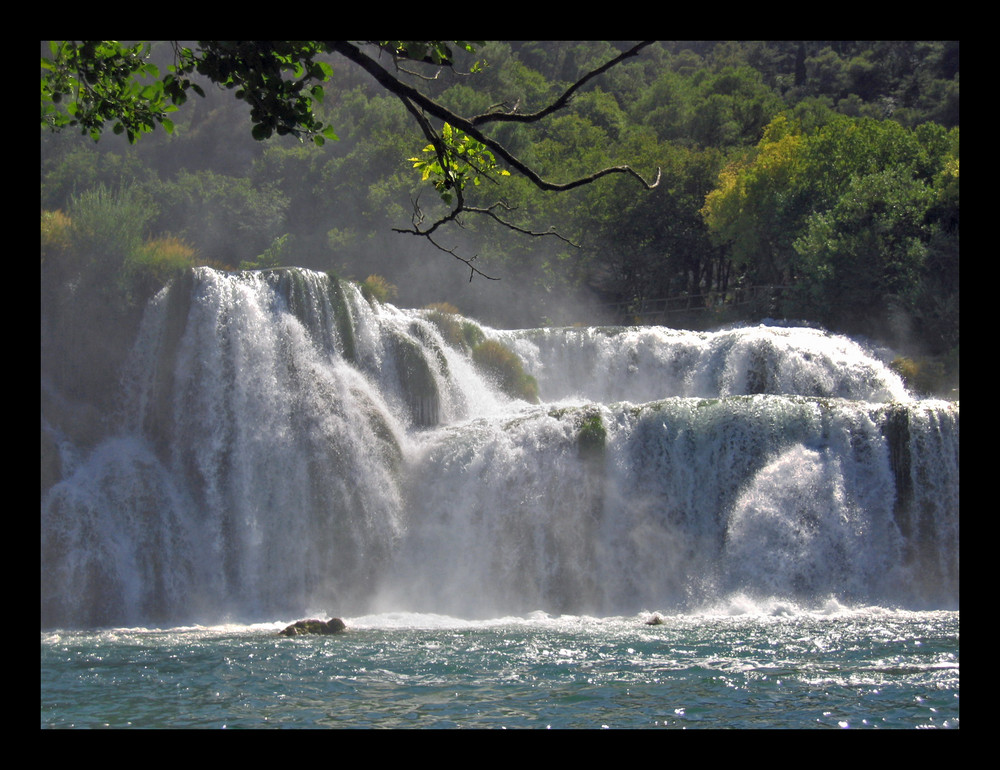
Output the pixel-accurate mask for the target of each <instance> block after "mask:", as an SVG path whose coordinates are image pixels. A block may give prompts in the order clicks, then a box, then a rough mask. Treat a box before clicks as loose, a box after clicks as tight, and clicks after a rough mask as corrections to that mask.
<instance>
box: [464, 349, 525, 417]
mask: <svg viewBox="0 0 1000 770" xmlns="http://www.w3.org/2000/svg"><path fill="white" fill-rule="evenodd" d="M472 360H473V361H474V362H475V363H476V366H478V367H479V369H480V370H481V371H482V372H483V373H484V374H486V376H487V377H489V378H491V379H492V380H493V381H494V382H495V383H496V384H497V387H499V388H500V390H502V391H503V392H504V393H506V394H507V395H508V396H510V397H511V398H519V399H522V400H523V401H527V402H529V403H532V404H537V403H538V382H537V381H536V380H535V378H534V377H532V376H531V375H530V374H528V373H527V372H525V371H524V366H523V365H522V364H521V359H520V358H518V357H517V354H516V353H515V352H514V351H513V350H511V349H510V348H508V347H507V346H506V345H504V344H503V343H501V342H497V341H496V340H483V341H482V342H480V343H479V344H478V345H476V346H475V347H474V348H473V349H472Z"/></svg>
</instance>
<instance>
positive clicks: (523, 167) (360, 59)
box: [325, 40, 660, 192]
mask: <svg viewBox="0 0 1000 770" xmlns="http://www.w3.org/2000/svg"><path fill="white" fill-rule="evenodd" d="M325 45H326V46H328V48H329V50H331V51H334V52H336V53H339V54H340V55H341V56H344V57H345V58H347V59H349V60H351V61H352V62H354V63H355V64H357V65H358V66H360V67H361V68H362V69H364V70H365V71H366V72H367V73H368V74H370V75H371V76H372V77H374V78H375V80H377V81H378V83H379V85H381V86H382V87H383V88H385V89H386V90H387V91H389V92H390V93H393V94H395V95H396V96H398V97H400V98H401V99H404V100H407V99H408V100H409V101H410V102H411V103H412V104H413V105H414V106H416V107H419V108H420V109H421V110H423V111H424V112H426V113H427V114H428V115H431V116H432V117H435V118H437V119H439V120H441V121H444V122H445V123H450V124H451V125H452V126H454V127H455V128H457V129H459V130H461V131H463V132H465V133H466V134H468V135H469V136H471V137H472V138H473V139H475V140H476V141H478V142H481V143H482V144H484V145H485V146H486V147H488V148H489V149H490V150H491V151H493V153H495V154H496V155H497V156H498V157H500V158H502V159H503V160H504V161H505V162H506V163H507V165H509V166H510V167H511V168H513V169H514V170H515V171H517V172H518V173H519V174H521V176H523V177H525V178H526V179H528V180H529V181H530V182H531V183H532V184H534V185H535V186H536V187H538V188H539V189H540V190H547V191H551V192H564V191H566V190H572V189H574V188H576V187H582V186H583V185H587V184H590V183H592V182H594V181H596V180H598V179H600V178H601V177H604V176H607V175H609V174H627V175H629V176H633V177H635V178H636V179H638V180H639V182H641V183H642V185H643V186H644V187H645V188H646V189H647V190H652V189H653V188H655V187H656V186H657V185H658V184H659V183H660V169H657V170H656V179H654V180H653V181H652V182H647V181H646V180H645V179H644V178H643V177H642V176H641V175H640V174H639V173H638V172H637V171H635V170H634V169H632V168H631V167H630V166H612V167H610V168H605V169H601V170H600V171H596V172H595V173H593V174H590V175H589V176H585V177H581V178H580V179H575V180H572V181H570V182H565V183H561V184H560V183H556V182H549V181H546V180H545V179H542V178H541V177H540V176H539V175H538V174H537V173H536V172H535V171H534V169H532V168H531V167H530V166H528V165H527V164H526V163H523V162H522V161H521V160H519V159H518V158H516V157H515V156H514V155H513V154H512V153H510V152H509V151H508V150H507V148H505V147H504V146H503V145H502V144H500V143H499V142H497V141H495V140H493V139H491V138H490V137H488V136H486V135H485V134H483V133H482V132H481V131H480V130H479V129H478V128H477V126H476V124H474V123H473V122H472V121H471V120H469V119H467V118H463V117H462V116H460V115H456V114H455V113H454V112H452V111H451V110H449V109H447V108H445V107H442V106H441V105H440V104H438V103H437V102H435V101H434V100H433V99H430V98H429V97H427V96H425V95H424V94H422V93H420V92H419V91H418V90H417V89H415V88H413V87H412V86H409V85H407V84H406V83H403V82H402V81H400V80H399V79H398V78H396V77H394V76H393V75H392V74H391V73H390V72H388V71H387V70H386V69H385V68H384V67H382V66H381V65H380V64H378V62H376V61H375V60H373V59H371V58H370V57H369V56H366V55H365V54H364V53H362V52H361V50H360V49H359V48H358V47H357V46H355V45H354V44H352V43H349V42H347V41H343V40H333V41H325ZM644 45H648V44H647V43H643V44H640V45H639V46H636V47H634V48H632V49H630V50H629V51H626V52H625V53H624V54H622V55H620V56H617V57H616V58H614V59H612V60H611V62H609V63H608V64H606V65H604V66H602V67H599V68H598V69H596V70H593V71H592V72H589V73H587V75H585V76H584V77H583V78H582V79H581V80H579V81H577V82H576V83H574V84H573V85H572V86H570V88H569V89H568V90H567V91H566V92H565V93H564V94H563V96H561V97H560V98H559V100H557V101H556V103H555V104H560V106H562V105H564V104H565V102H566V101H567V100H568V99H569V97H570V96H571V95H572V94H573V92H575V91H576V90H577V89H578V88H579V87H580V86H582V85H583V84H584V83H585V82H587V81H588V80H590V79H591V78H592V77H595V76H596V75H598V74H600V73H601V72H604V71H606V70H607V69H608V68H609V67H610V66H612V65H613V64H616V63H618V62H619V61H621V60H622V59H623V58H626V55H628V56H635V55H636V54H637V53H638V51H639V50H640V49H641V48H642V47H643V46H644ZM553 109H556V107H555V106H554V105H550V107H547V108H545V109H544V110H541V111H540V112H537V113H533V114H532V115H523V116H518V117H517V118H514V119H516V120H521V121H522V122H523V121H524V120H525V119H527V122H533V121H537V120H540V119H541V118H542V117H544V116H545V115H548V114H550V113H551V112H552V111H553ZM411 112H412V110H411ZM504 114H508V113H490V115H492V116H493V117H492V118H491V120H492V119H495V120H503V118H501V117H500V116H501V115H504ZM484 117H485V116H480V118H484ZM481 122H485V121H481Z"/></svg>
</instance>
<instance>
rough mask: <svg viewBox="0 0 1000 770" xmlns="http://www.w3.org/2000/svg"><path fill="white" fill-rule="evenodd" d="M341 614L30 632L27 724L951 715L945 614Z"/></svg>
mask: <svg viewBox="0 0 1000 770" xmlns="http://www.w3.org/2000/svg"><path fill="white" fill-rule="evenodd" d="M649 617H650V615H649V613H641V614H638V615H635V616H629V617H609V618H592V617H581V616H562V617H551V616H548V615H545V614H544V613H535V614H532V615H529V616H526V617H519V618H511V617H508V618H501V619H496V620H485V621H465V620H460V619H456V618H451V617H445V616H435V615H416V614H383V615H372V616H365V617H359V618H345V620H346V621H347V623H348V626H349V631H348V632H346V633H344V634H340V635H337V636H332V637H296V638H288V637H281V636H278V635H277V631H278V630H280V628H282V627H283V624H284V621H282V622H279V623H266V624H256V625H226V626H215V627H185V628H173V629H135V628H133V629H113V630H102V631H76V632H55V631H48V632H42V636H41V641H42V644H41V726H42V727H43V728H73V727H76V728H206V729H234V728H488V729H498V728H533V729H545V728H552V729H560V728H580V729H635V728H663V727H666V728H811V727H818V728H834V729H843V728H850V729H855V728H861V729H864V728H958V726H959V613H958V612H957V611H956V612H948V611H935V612H909V611H899V610H887V609H882V608H861V609H853V610H852V609H848V608H845V607H842V606H840V605H838V604H836V603H835V602H831V603H830V606H827V607H821V608H819V609H813V610H803V609H801V608H799V607H796V606H794V605H790V604H788V605H783V604H781V603H780V602H771V603H770V605H769V606H767V607H763V608H761V607H752V608H750V609H749V610H747V611H744V610H743V609H741V608H739V607H734V606H733V604H732V603H731V604H730V605H729V606H727V607H726V608H724V609H722V610H721V611H719V612H707V613H702V614H697V615H682V616H669V615H665V616H663V620H664V623H663V624H662V625H647V624H646V622H645V621H646V620H648V619H649Z"/></svg>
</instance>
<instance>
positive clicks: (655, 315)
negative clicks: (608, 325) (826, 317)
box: [605, 286, 790, 324]
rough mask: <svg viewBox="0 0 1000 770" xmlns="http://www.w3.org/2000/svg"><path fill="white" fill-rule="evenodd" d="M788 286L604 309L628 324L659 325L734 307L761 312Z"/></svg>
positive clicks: (611, 305)
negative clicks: (671, 318) (670, 319)
mask: <svg viewBox="0 0 1000 770" xmlns="http://www.w3.org/2000/svg"><path fill="white" fill-rule="evenodd" d="M788 288H790V287H788V286H745V287H740V288H737V289H730V290H729V291H726V292H719V291H713V292H707V293H705V294H676V295H674V296H672V297H661V298H659V299H643V300H631V301H627V302H611V303H608V304H607V305H605V307H606V308H607V309H608V310H609V311H610V312H612V313H613V314H614V315H616V316H617V317H619V318H622V319H627V320H628V321H629V322H631V323H647V324H648V323H660V322H664V321H666V320H667V318H668V317H669V316H671V315H675V314H679V313H699V312H703V311H710V310H720V309H723V308H735V307H741V306H747V305H753V304H757V305H760V306H761V309H762V310H765V309H767V308H768V307H770V306H771V305H773V304H774V302H775V300H776V299H777V298H778V297H779V296H780V294H781V291H782V290H783V289H788Z"/></svg>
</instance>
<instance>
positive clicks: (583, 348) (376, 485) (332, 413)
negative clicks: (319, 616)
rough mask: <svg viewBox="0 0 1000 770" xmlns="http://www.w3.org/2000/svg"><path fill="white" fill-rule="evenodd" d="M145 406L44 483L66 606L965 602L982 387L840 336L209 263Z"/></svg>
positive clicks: (114, 611)
mask: <svg viewBox="0 0 1000 770" xmlns="http://www.w3.org/2000/svg"><path fill="white" fill-rule="evenodd" d="M463 334H464V335H465V336H463ZM481 339H489V340H494V341H496V342H499V343H502V344H503V345H504V346H506V347H507V348H508V349H510V350H512V351H514V352H515V353H516V354H517V356H518V357H519V358H520V360H521V362H522V364H523V367H524V369H525V371H526V372H527V374H528V375H530V376H531V377H533V378H534V379H535V381H537V383H538V391H539V393H540V396H541V399H540V403H529V401H526V400H521V399H520V398H517V397H516V396H515V395H512V394H511V393H510V392H508V391H505V390H504V388H503V386H502V384H501V383H500V382H499V381H497V380H495V379H494V376H493V374H491V373H490V372H489V371H486V370H485V369H483V368H481V367H480V366H478V365H477V364H476V362H475V357H474V355H473V354H472V349H473V348H474V347H475V345H476V344H477V341H478V340H481ZM120 402H121V408H120V415H118V427H117V429H116V430H115V432H114V434H113V435H112V436H111V437H110V438H108V439H107V440H105V441H104V442H103V443H101V444H100V445H99V446H97V447H96V448H95V449H94V450H93V451H91V452H89V453H81V452H78V451H67V453H66V459H65V460H64V463H63V477H62V480H61V481H59V482H58V483H57V484H55V485H54V486H53V487H51V489H49V490H48V491H47V492H46V493H45V494H44V495H43V498H42V513H41V516H42V521H41V536H42V537H41V554H42V559H41V604H42V623H43V626H44V625H48V626H59V625H124V624H141V623H160V624H165V623H182V622H218V621H220V620H223V619H226V618H232V619H240V620H253V619H274V618H288V617H293V616H299V615H301V614H303V613H306V612H329V613H330V614H339V615H352V614H361V613H365V612H373V611H390V610H397V609H406V610H414V611H428V612H441V613H450V614H455V615H460V616H467V617H484V616H496V615H498V614H507V613H524V612H530V611H532V610H536V609H541V610H545V611H547V612H554V613H593V614H622V613H626V612H632V611H637V610H639V609H642V608H650V609H652V608H656V609H671V608H676V609H678V610H684V609H687V608H694V607H697V606H699V605H700V604H703V603H706V602H710V601H713V600H715V599H717V598H719V597H720V596H725V595H731V594H746V595H750V596H755V595H757V596H761V597H789V598H793V599H796V600H801V601H809V600H816V601H821V600H823V599H825V598H826V597H829V596H834V597H836V598H838V599H840V600H842V601H856V602H869V603H882V604H887V605H893V606H897V605H902V606H914V607H917V606H919V607H957V603H958V594H959V586H958V583H959V581H958V550H959V544H958V541H959V534H958V507H959V506H958V495H959V482H958V433H959V431H958V412H959V407H958V404H957V403H949V402H943V401H934V400H918V399H914V398H912V397H911V396H909V395H908V394H907V392H906V390H905V388H904V387H903V384H902V382H901V381H900V380H899V378H898V377H897V376H896V375H895V374H894V373H893V372H891V371H890V370H889V369H888V368H887V367H886V366H885V365H884V364H883V363H882V362H881V361H880V360H879V359H878V358H877V357H875V356H873V355H872V354H871V353H869V352H867V351H866V349H865V348H863V347H862V346H861V345H860V344H858V343H857V342H855V341H852V340H850V339H847V338H845V337H841V336H837V335H832V334H828V333H826V332H823V331H820V330H815V329H804V328H783V327H779V326H758V327H747V328H741V329H731V330H725V331H719V332H712V333H695V332H686V331H678V330H671V329H664V328H657V327H643V328H591V329H547V330H531V331H501V330H493V329H489V328H487V327H484V326H481V325H477V324H475V322H473V321H471V320H470V319H462V318H458V317H453V316H448V317H447V318H442V314H441V313H433V312H431V311H421V310H401V309H398V308H395V307H393V306H391V305H384V304H380V303H377V302H376V303H372V302H369V301H367V300H366V299H364V298H363V297H362V295H361V293H360V291H359V290H358V288H357V287H356V286H355V285H353V284H351V283H348V282H341V281H337V280H335V279H332V278H330V277H328V276H327V275H324V274H321V273H315V272H311V271H306V270H299V269H283V270H276V271H267V272H256V273H239V274H229V273H222V272H218V271H214V270H210V269H208V268H199V269H197V270H194V271H192V272H191V273H189V274H188V275H187V276H186V277H185V278H184V279H182V280H178V281H176V282H174V283H173V284H172V285H171V286H170V287H168V288H167V289H165V290H164V291H162V292H161V293H160V294H159V295H158V296H157V297H156V298H154V300H153V301H152V302H151V303H150V305H149V307H148V309H147V312H146V315H145V317H144V320H143V325H142V328H141V330H140V333H139V336H138V339H137V342H136V345H135V348H134V350H133V351H132V355H131V358H130V362H129V367H128V370H127V371H126V373H125V376H124V377H123V384H122V392H121V398H120ZM72 449H73V448H72V447H69V448H68V450H72Z"/></svg>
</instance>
